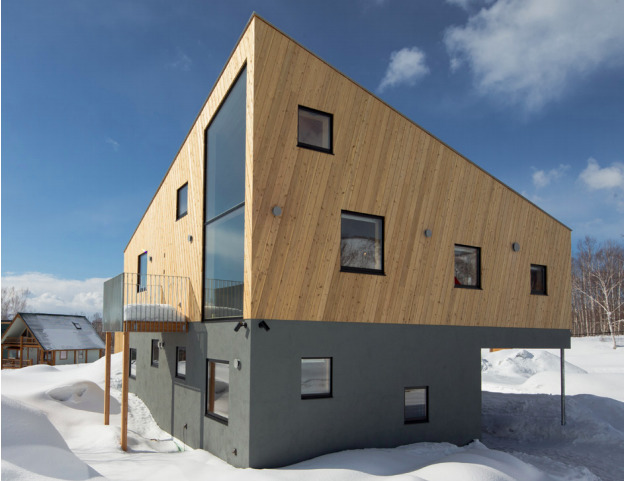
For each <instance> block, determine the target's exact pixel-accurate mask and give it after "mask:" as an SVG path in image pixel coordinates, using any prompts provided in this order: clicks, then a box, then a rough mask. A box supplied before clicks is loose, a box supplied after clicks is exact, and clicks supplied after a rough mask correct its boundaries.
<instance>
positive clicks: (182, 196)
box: [176, 182, 188, 219]
mask: <svg viewBox="0 0 624 481" xmlns="http://www.w3.org/2000/svg"><path fill="white" fill-rule="evenodd" d="M187 212H188V182H187V183H186V184H184V185H183V186H182V187H180V188H179V189H178V195H177V202H176V219H180V218H182V217H184V216H185V215H186V214H187Z"/></svg>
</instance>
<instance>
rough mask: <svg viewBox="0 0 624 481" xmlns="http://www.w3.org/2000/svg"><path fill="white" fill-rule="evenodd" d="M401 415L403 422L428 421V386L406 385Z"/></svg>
mask: <svg viewBox="0 0 624 481" xmlns="http://www.w3.org/2000/svg"><path fill="white" fill-rule="evenodd" d="M404 402H405V404H404V410H403V417H404V420H405V423H406V424H407V423H426V422H428V421H429V388H428V387H406V388H405V394H404Z"/></svg>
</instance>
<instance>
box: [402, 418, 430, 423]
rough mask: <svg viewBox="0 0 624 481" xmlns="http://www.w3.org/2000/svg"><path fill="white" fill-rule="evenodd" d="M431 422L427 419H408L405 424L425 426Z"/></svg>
mask: <svg viewBox="0 0 624 481" xmlns="http://www.w3.org/2000/svg"><path fill="white" fill-rule="evenodd" d="M428 422H429V418H425V419H406V420H405V421H404V422H403V424H424V423H428Z"/></svg>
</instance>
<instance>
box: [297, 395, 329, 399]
mask: <svg viewBox="0 0 624 481" xmlns="http://www.w3.org/2000/svg"><path fill="white" fill-rule="evenodd" d="M333 397H334V396H332V395H331V394H302V395H301V399H331V398H333Z"/></svg>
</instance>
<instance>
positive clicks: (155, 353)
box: [152, 339, 160, 367]
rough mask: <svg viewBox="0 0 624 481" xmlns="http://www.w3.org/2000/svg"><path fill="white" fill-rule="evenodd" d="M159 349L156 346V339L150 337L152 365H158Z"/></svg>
mask: <svg viewBox="0 0 624 481" xmlns="http://www.w3.org/2000/svg"><path fill="white" fill-rule="evenodd" d="M159 354H160V349H159V348H158V339H152V366H154V367H158V356H159Z"/></svg>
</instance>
